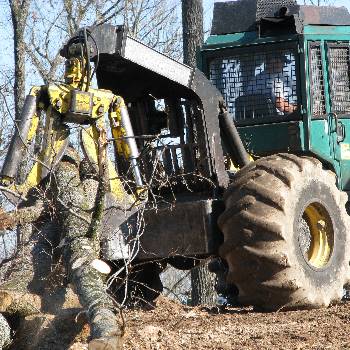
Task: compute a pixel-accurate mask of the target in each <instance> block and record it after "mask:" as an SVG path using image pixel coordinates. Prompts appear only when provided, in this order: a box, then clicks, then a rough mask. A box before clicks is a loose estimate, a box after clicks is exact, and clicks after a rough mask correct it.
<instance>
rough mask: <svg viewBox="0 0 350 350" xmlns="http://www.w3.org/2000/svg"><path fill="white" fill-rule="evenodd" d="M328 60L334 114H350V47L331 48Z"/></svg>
mask: <svg viewBox="0 0 350 350" xmlns="http://www.w3.org/2000/svg"><path fill="white" fill-rule="evenodd" d="M328 59H329V73H330V82H329V83H330V93H331V106H332V112H334V113H337V114H347V113H350V81H349V71H350V65H349V47H330V48H329V51H328Z"/></svg>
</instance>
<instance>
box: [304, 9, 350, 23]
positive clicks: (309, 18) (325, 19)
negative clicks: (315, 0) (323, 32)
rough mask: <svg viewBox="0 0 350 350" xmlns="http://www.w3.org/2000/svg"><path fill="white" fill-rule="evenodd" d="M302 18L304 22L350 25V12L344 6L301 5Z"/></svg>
mask: <svg viewBox="0 0 350 350" xmlns="http://www.w3.org/2000/svg"><path fill="white" fill-rule="evenodd" d="M300 18H301V19H302V20H303V22H304V24H318V25H334V26H339V25H350V13H349V11H348V9H347V8H346V7H344V6H343V7H334V6H311V5H310V6H300Z"/></svg>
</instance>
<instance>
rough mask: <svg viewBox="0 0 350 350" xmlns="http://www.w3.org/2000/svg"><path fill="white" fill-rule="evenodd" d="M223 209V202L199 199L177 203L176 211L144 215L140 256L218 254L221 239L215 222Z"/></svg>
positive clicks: (160, 211) (152, 212) (168, 210)
mask: <svg viewBox="0 0 350 350" xmlns="http://www.w3.org/2000/svg"><path fill="white" fill-rule="evenodd" d="M223 209H224V207H223V202H222V201H218V200H200V201H191V202H184V203H181V202H177V203H176V205H175V206H174V207H173V208H171V207H168V208H164V209H158V210H157V211H153V210H152V211H148V212H145V224H146V226H145V232H144V233H143V234H142V236H141V242H140V243H141V245H140V250H139V255H138V257H139V258H140V259H147V258H148V259H149V258H154V257H157V258H165V257H169V256H175V255H184V256H196V255H197V256H199V255H209V254H213V253H216V252H217V249H218V247H219V245H220V243H221V240H222V235H221V233H220V231H219V229H218V227H217V223H216V222H217V218H218V216H219V214H220V213H221V212H222V211H223Z"/></svg>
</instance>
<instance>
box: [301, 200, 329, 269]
mask: <svg viewBox="0 0 350 350" xmlns="http://www.w3.org/2000/svg"><path fill="white" fill-rule="evenodd" d="M302 218H303V220H304V221H305V223H306V225H307V226H306V225H304V232H303V233H302V234H303V235H304V242H305V229H306V232H307V233H306V235H309V237H307V238H306V240H307V244H306V246H305V244H304V247H303V248H302V250H303V254H304V258H305V259H306V260H307V262H308V263H309V264H310V265H311V266H312V267H315V268H323V267H324V266H326V265H327V263H328V262H329V260H330V258H331V256H332V252H333V246H334V232H333V224H332V220H331V218H330V216H329V214H328V212H327V210H326V208H325V207H324V206H323V205H321V204H320V203H311V204H309V205H308V206H307V207H306V208H305V210H304V213H303V216H302Z"/></svg>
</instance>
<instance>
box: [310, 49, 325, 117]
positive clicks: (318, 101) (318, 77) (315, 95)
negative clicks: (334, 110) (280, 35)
mask: <svg viewBox="0 0 350 350" xmlns="http://www.w3.org/2000/svg"><path fill="white" fill-rule="evenodd" d="M310 61H311V62H310V72H311V74H310V86H311V92H312V115H313V116H314V117H318V116H322V115H324V114H325V113H326V103H325V93H324V76H323V67H322V56H321V47H320V45H316V46H312V47H311V48H310Z"/></svg>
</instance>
